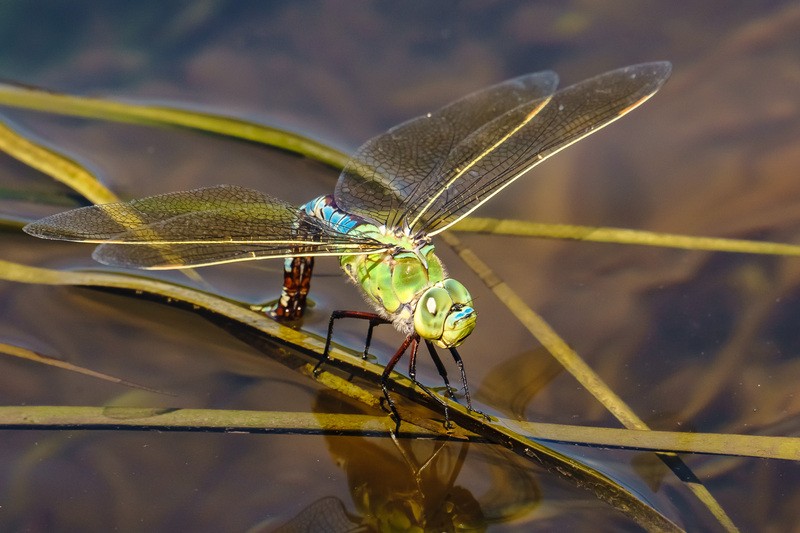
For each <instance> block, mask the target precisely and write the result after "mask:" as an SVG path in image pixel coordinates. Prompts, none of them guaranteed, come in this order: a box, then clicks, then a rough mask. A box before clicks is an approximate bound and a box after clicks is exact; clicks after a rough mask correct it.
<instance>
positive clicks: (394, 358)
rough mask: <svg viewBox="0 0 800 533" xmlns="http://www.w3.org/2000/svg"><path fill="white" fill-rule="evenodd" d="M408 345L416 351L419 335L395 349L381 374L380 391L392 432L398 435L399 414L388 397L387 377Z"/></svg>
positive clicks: (411, 336) (407, 339)
mask: <svg viewBox="0 0 800 533" xmlns="http://www.w3.org/2000/svg"><path fill="white" fill-rule="evenodd" d="M409 345H413V348H412V350H414V351H416V349H417V347H418V346H419V335H417V334H411V335H409V336H408V337H406V340H404V341H403V344H401V345H400V347H399V348H398V349H397V351H396V352H395V353H394V355H393V356H392V358H391V359H389V362H388V363H386V367H385V368H384V369H383V374H381V389H382V390H383V397H384V398H385V399H386V403H387V404H388V405H389V411H390V413H391V416H392V418H394V423H395V426H394V432H395V433H398V432H399V431H400V421H401V419H400V413H398V412H397V407H395V405H394V401H393V400H392V397H391V396H390V395H389V387H388V384H389V375H390V374H391V373H392V370H394V367H395V366H396V365H397V362H398V361H400V358H401V357H403V354H404V353H406V350H407V349H408V347H409Z"/></svg>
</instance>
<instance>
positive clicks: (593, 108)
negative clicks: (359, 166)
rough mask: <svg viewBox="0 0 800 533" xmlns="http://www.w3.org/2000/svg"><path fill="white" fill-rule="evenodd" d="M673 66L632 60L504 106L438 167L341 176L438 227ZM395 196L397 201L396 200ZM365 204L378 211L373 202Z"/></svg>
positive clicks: (630, 101) (641, 96) (398, 213)
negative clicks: (419, 171) (424, 172)
mask: <svg viewBox="0 0 800 533" xmlns="http://www.w3.org/2000/svg"><path fill="white" fill-rule="evenodd" d="M670 70H671V66H670V64H669V63H667V62H658V63H647V64H642V65H634V66H630V67H626V68H623V69H619V70H614V71H611V72H607V73H605V74H601V75H599V76H596V77H594V78H591V79H589V80H586V81H584V82H581V83H578V84H576V85H573V86H571V87H567V88H566V89H562V90H560V91H558V92H556V93H555V94H554V95H553V96H552V97H551V98H545V99H538V100H533V101H529V102H525V103H522V104H520V105H518V106H517V107H514V108H513V109H509V110H506V111H504V112H503V113H502V114H498V115H495V116H494V117H493V119H492V120H490V121H488V122H486V123H484V124H482V125H481V126H480V127H478V128H477V129H475V130H473V131H471V132H470V133H469V134H468V135H466V136H465V137H464V138H463V139H460V142H458V143H457V144H456V145H454V146H453V147H452V149H450V150H449V151H448V152H447V153H446V154H444V155H443V157H442V160H441V161H440V162H439V163H438V164H437V165H436V172H435V173H431V174H428V175H424V176H420V175H419V174H417V173H416V170H415V169H414V168H415V167H414V164H413V163H412V164H409V165H405V166H403V165H394V166H392V167H388V169H387V170H388V171H387V170H383V171H382V172H376V173H374V174H373V175H372V176H371V179H370V180H369V181H368V182H367V183H362V182H358V180H357V179H356V178H354V177H351V176H345V175H343V176H342V177H341V178H340V184H341V183H342V181H345V182H346V183H351V182H355V183H356V184H357V185H358V186H359V187H360V189H359V188H357V187H355V186H353V185H348V186H347V189H346V190H348V191H352V190H359V191H360V190H367V191H369V192H370V195H371V196H370V195H364V194H360V196H361V198H360V200H361V201H364V198H365V197H366V198H367V201H366V202H365V203H366V205H368V206H372V205H374V202H370V201H369V198H371V197H375V198H380V197H381V195H382V194H385V195H388V196H389V197H390V198H391V199H392V200H391V201H392V204H393V205H392V212H391V213H388V214H387V215H386V216H385V217H386V218H387V220H389V221H391V223H392V224H395V225H396V224H398V223H400V221H401V220H406V221H407V223H408V224H409V226H411V228H412V229H413V230H414V231H415V232H425V233H428V234H430V235H435V234H436V233H439V232H441V231H443V230H444V229H446V228H447V227H449V226H451V225H452V224H454V223H455V222H457V221H458V220H459V219H460V218H463V217H465V216H467V215H468V214H469V213H471V212H472V211H473V210H475V209H476V208H478V207H479V206H480V205H481V204H483V203H484V202H486V201H488V200H489V199H490V198H491V197H492V196H494V195H495V194H497V193H498V192H499V191H500V190H502V189H503V188H504V187H506V186H508V185H509V184H510V183H512V182H513V181H514V180H515V179H517V178H519V177H520V176H522V175H523V174H525V173H526V172H527V171H528V170H530V169H531V168H533V167H534V166H536V165H537V164H539V163H540V162H542V161H544V160H545V159H547V158H548V157H550V156H551V155H553V154H555V153H557V152H558V151H560V150H562V149H563V148H566V147H567V146H569V145H570V144H572V143H574V142H577V141H578V140H580V139H582V138H583V137H585V136H587V135H589V134H591V133H593V132H595V131H597V130H599V129H600V128H602V127H603V126H606V125H607V124H609V123H611V122H613V121H614V120H616V119H618V118H619V117H621V116H622V115H624V114H625V113H627V112H628V111H630V110H632V109H634V108H635V107H637V106H638V105H639V104H641V103H642V102H644V101H645V100H647V98H649V97H650V96H652V95H653V94H654V93H655V92H656V91H657V90H658V89H659V88H660V87H661V85H662V84H663V83H664V81H666V79H667V77H668V76H669V73H670ZM468 98H469V97H468ZM444 109H447V108H444ZM438 115H439V113H437V116H438ZM422 120H424V118H420V119H415V120H414V121H412V123H413V122H416V121H422ZM447 120H448V118H442V119H441V120H440V121H439V122H437V123H435V124H434V123H431V127H432V128H434V129H435V130H439V129H441V128H444V127H445V126H442V125H440V124H441V123H443V122H447ZM420 124H421V123H420ZM422 129H423V130H424V128H422ZM390 135H391V132H390V133H387V134H386V136H384V137H386V138H385V139H382V140H381V141H380V142H379V143H378V144H381V145H383V146H382V152H381V154H384V155H383V157H384V158H385V159H388V160H392V161H393V160H394V159H395V157H394V153H393V151H392V148H391V146H392V145H391V142H390V137H388V136H390ZM430 135H432V136H436V135H439V133H438V132H434V133H430ZM423 136H424V132H423ZM379 139H381V138H379ZM374 141H375V140H373V141H370V142H374ZM368 144H369V143H368ZM368 152H369V157H371V158H374V159H376V160H378V159H379V157H380V155H379V154H373V153H371V151H369V150H368ZM385 154H388V155H385ZM357 157H358V155H357ZM379 168H380V167H379ZM340 188H341V187H337V193H338V192H339V190H340ZM398 191H399V192H400V194H398ZM406 193H407V194H406ZM403 194H405V195H403ZM397 197H399V199H400V205H399V206H396V205H394V204H396V203H397V200H395V198H397ZM338 200H339V198H338V197H337V202H338ZM366 210H367V211H373V212H380V210H379V209H376V208H374V207H368V208H366ZM356 213H358V211H356Z"/></svg>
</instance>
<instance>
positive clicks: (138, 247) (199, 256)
mask: <svg viewBox="0 0 800 533" xmlns="http://www.w3.org/2000/svg"><path fill="white" fill-rule="evenodd" d="M671 68H672V67H671V65H670V63H668V62H652V63H643V64H638V65H632V66H628V67H625V68H621V69H617V70H613V71H610V72H606V73H604V74H600V75H598V76H595V77H593V78H590V79H587V80H585V81H582V82H580V83H577V84H575V85H572V86H569V87H566V88H564V89H560V90H557V85H558V76H557V75H556V74H555V73H554V72H552V71H542V72H536V73H531V74H526V75H523V76H519V77H517V78H513V79H510V80H507V81H504V82H502V83H499V84H497V85H493V86H491V87H488V88H485V89H483V90H480V91H478V92H475V93H472V94H470V95H468V96H465V97H463V98H461V99H459V100H456V101H455V102H453V103H450V104H448V105H446V106H445V107H443V108H441V109H439V110H437V111H435V112H432V113H427V114H425V115H422V116H419V117H417V118H413V119H411V120H409V121H407V122H404V123H402V124H400V125H398V126H395V127H393V128H391V129H390V130H388V131H387V132H386V133H383V134H381V135H378V136H377V137H374V138H372V139H370V140H369V141H367V142H366V143H364V144H363V145H362V146H361V147H360V148H359V149H358V150H357V151H356V152H355V154H354V155H353V157H352V158H351V160H350V161H349V162H348V164H347V165H346V166H345V168H344V170H343V171H342V172H341V174H340V176H339V179H338V182H337V184H336V187H335V189H334V192H333V194H332V195H327V196H321V197H319V198H316V199H314V200H312V201H310V202H308V203H307V204H305V205H303V206H300V207H297V206H296V205H292V204H290V203H288V202H285V201H282V200H280V199H278V198H274V197H272V196H269V195H267V194H265V193H263V192H260V191H256V190H251V189H247V188H244V187H240V186H236V185H218V186H212V187H204V188H199V189H195V190H190V191H181V192H171V193H166V194H160V195H156V196H150V197H147V198H142V199H138V200H132V201H127V202H117V203H110V204H99V205H93V206H88V207H82V208H78V209H73V210H70V211H66V212H61V213H56V214H54V215H51V216H49V217H46V218H44V219H41V220H38V221H36V222H33V223H31V224H28V225H27V226H25V228H24V230H25V231H26V232H27V233H29V234H30V235H33V236H36V237H40V238H45V239H57V240H67V241H78V242H90V243H98V244H99V246H97V247H96V248H95V250H94V252H93V257H94V259H96V260H97V261H99V262H100V263H104V264H107V265H112V266H118V267H131V268H143V269H179V268H192V267H199V266H206V265H217V264H221V263H230V262H237V261H250V260H259V259H266V258H283V259H284V285H283V290H282V292H281V297H280V300H279V301H278V303H277V305H276V306H275V307H274V308H272V309H270V310H269V312H268V313H269V315H270V316H272V317H273V318H275V319H277V320H279V321H284V322H291V321H296V320H298V319H299V318H300V317H301V316H302V315H303V312H304V310H305V305H306V297H307V295H308V292H309V289H310V282H311V274H312V271H313V265H314V258H315V257H319V256H335V257H338V260H339V263H340V265H341V268H342V269H343V270H344V272H345V274H346V276H347V277H348V278H349V279H350V280H351V281H352V282H353V283H354V284H355V285H357V286H358V287H359V288H360V290H361V292H362V294H363V295H364V296H365V299H366V301H367V302H369V304H371V306H372V308H373V310H372V311H370V312H366V311H334V312H333V313H332V314H331V318H330V321H329V324H328V334H327V339H326V345H325V350H324V352H323V356H322V358H321V359H320V361H319V363H318V364H317V367H316V369H315V370H316V371H318V370H319V368H320V365H321V364H323V363H324V362H325V361H326V360H327V359H328V354H329V352H330V346H331V339H332V336H333V326H334V322H335V321H336V320H338V319H341V318H356V319H361V320H366V321H368V323H369V328H368V331H367V336H366V343H365V344H366V346H365V349H364V354H363V355H364V357H366V356H367V352H368V350H369V345H370V342H371V338H372V332H373V328H374V327H375V326H377V325H380V324H392V325H393V326H394V327H395V329H397V330H398V331H399V332H400V333H401V334H402V335H404V336H405V339H404V340H403V342H402V344H401V345H400V346H399V348H398V349H397V350H396V352H395V353H394V355H392V356H391V358H390V359H389V361H388V363H387V364H386V365H385V367H384V371H383V374H382V376H381V388H382V392H383V397H384V399H385V402H386V404H387V405H388V410H389V411H390V415H391V416H392V418H393V419H394V421H395V423H396V427H395V430H396V431H397V430H399V427H400V420H401V418H400V415H399V413H398V411H397V408H396V406H395V403H394V401H393V399H392V397H391V395H390V394H389V380H390V375H391V373H392V372H393V371H394V368H395V366H396V365H397V363H398V362H399V361H400V359H401V358H402V357H403V356H404V355H405V353H406V352H409V351H410V357H409V377H410V378H411V380H412V382H413V383H414V384H415V385H416V386H419V387H420V388H421V389H422V390H424V391H425V392H427V393H428V394H430V395H431V397H432V398H434V399H436V400H437V401H439V402H440V403H441V404H442V405H444V407H445V425H446V426H447V425H448V422H449V420H448V416H447V404H446V403H445V402H444V401H443V400H441V399H439V398H438V397H437V396H435V395H434V394H432V393H431V392H430V390H429V389H427V388H426V387H425V386H423V385H422V384H421V383H419V382H418V381H417V379H416V360H417V351H418V348H419V346H420V344H425V346H426V347H427V349H428V352H429V353H430V356H431V358H432V360H433V362H434V364H435V366H436V368H437V371H438V373H439V374H440V376H441V377H442V379H443V381H444V385H445V390H446V394H447V396H448V397H449V398H455V395H454V392H456V391H455V389H453V388H452V387H451V386H450V383H449V381H448V377H447V371H446V369H445V366H444V364H443V363H442V361H441V359H440V357H439V355H438V353H437V350H436V348H441V349H445V350H448V351H449V352H450V354H451V356H452V358H453V360H454V362H455V364H456V365H457V367H458V369H459V370H460V374H461V383H462V387H463V394H464V399H465V401H466V406H467V408H468V409H469V410H473V407H472V400H471V398H470V394H469V387H468V383H467V377H466V372H465V369H464V363H463V360H462V358H461V356H460V354H459V352H458V350H457V348H458V347H459V346H460V345H461V344H462V343H463V342H464V340H465V339H466V338H467V337H468V336H469V335H470V334H471V333H472V332H473V330H474V329H475V326H476V321H477V312H476V310H475V308H474V305H473V299H472V296H471V295H470V293H469V291H468V290H467V288H466V287H465V286H464V285H463V284H462V283H460V282H459V281H457V280H455V279H453V278H451V277H450V276H449V275H448V274H447V270H446V269H445V266H444V264H443V263H442V261H441V260H440V259H439V258H438V257H437V255H436V253H435V248H434V244H433V240H432V239H433V237H435V236H436V235H437V234H439V233H441V232H443V231H445V230H447V229H448V228H450V227H452V226H453V225H454V224H456V223H457V222H458V221H459V220H461V219H463V218H464V217H466V216H468V215H469V214H470V213H472V212H473V211H475V209H477V208H478V207H480V206H481V205H483V204H484V203H486V202H487V201H489V200H490V199H491V198H492V197H494V196H495V195H496V194H498V193H499V192H500V191H501V190H503V189H504V188H505V187H507V186H508V185H510V184H511V183H513V182H514V181H515V180H517V179H518V178H520V177H521V176H523V175H526V174H527V173H528V171H530V170H531V169H532V168H533V167H535V166H536V165H538V164H539V163H541V162H542V161H544V160H546V159H547V158H549V157H550V156H552V155H554V154H556V153H557V152H559V151H561V150H563V149H564V148H566V147H567V146H570V145H571V144H573V143H575V142H577V141H579V140H581V139H583V138H584V137H586V136H587V135H590V134H592V133H594V132H596V131H598V130H599V129H601V128H603V127H604V126H606V125H608V124H610V123H612V122H614V121H615V120H617V119H618V118H620V117H621V116H623V115H625V114H626V113H628V112H629V111H631V110H632V109H634V108H636V107H637V106H639V105H640V104H642V103H643V102H644V101H646V100H647V99H648V98H650V97H651V96H652V95H653V94H655V92H656V91H657V90H658V89H659V88H660V87H661V86H662V85H663V84H664V82H665V81H666V80H667V78H668V77H669V74H670V71H671Z"/></svg>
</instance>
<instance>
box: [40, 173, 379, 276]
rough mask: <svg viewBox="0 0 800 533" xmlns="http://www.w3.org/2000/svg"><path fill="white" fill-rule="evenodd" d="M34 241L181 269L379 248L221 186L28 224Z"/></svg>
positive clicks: (116, 261) (113, 261) (123, 262)
mask: <svg viewBox="0 0 800 533" xmlns="http://www.w3.org/2000/svg"><path fill="white" fill-rule="evenodd" d="M25 231H26V232H28V233H30V234H32V235H35V236H37V237H42V238H47V239H59V240H70V241H81V242H97V243H102V244H101V245H100V246H98V247H97V249H96V250H95V253H94V257H95V259H97V260H98V261H100V262H102V263H106V264H110V265H114V266H125V267H137V268H159V269H167V268H186V267H192V266H203V265H212V264H219V263H227V262H233V261H246V260H253V259H262V258H268V257H288V256H294V255H343V254H349V253H368V252H371V251H377V250H382V249H386V248H387V246H386V245H385V244H383V243H381V242H379V241H376V240H374V239H369V238H363V237H359V236H348V235H345V234H344V233H342V232H340V231H337V230H336V228H335V227H333V226H331V225H330V224H328V223H326V222H324V221H321V220H318V219H316V218H313V217H309V216H307V215H305V214H304V213H302V212H301V211H299V210H298V208H297V207H295V206H293V205H291V204H289V203H286V202H283V201H281V200H278V199H277V198H273V197H271V196H268V195H266V194H263V193H261V192H259V191H254V190H250V189H245V188H243V187H236V186H230V185H220V186H216V187H207V188H202V189H195V190H192V191H183V192H175V193H168V194H162V195H158V196H151V197H148V198H143V199H140V200H133V201H130V202H118V203H112V204H102V205H95V206H90V207H83V208H80V209H74V210H72V211H66V212H63V213H57V214H55V215H52V216H50V217H47V218H44V219H42V220H40V221H37V222H34V223H32V224H29V225H28V226H26V227H25Z"/></svg>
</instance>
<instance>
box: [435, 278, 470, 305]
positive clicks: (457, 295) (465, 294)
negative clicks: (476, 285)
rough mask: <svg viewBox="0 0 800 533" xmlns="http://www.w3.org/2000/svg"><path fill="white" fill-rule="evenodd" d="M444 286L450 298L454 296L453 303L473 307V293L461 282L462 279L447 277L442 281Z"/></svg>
mask: <svg viewBox="0 0 800 533" xmlns="http://www.w3.org/2000/svg"><path fill="white" fill-rule="evenodd" d="M442 287H444V289H445V290H446V291H447V292H448V294H450V298H452V300H453V303H456V304H458V305H463V306H470V307H472V295H471V294H470V293H469V291H468V290H467V288H466V287H464V285H462V284H461V282H460V281H456V280H454V279H453V278H447V279H446V280H444V281H443V282H442Z"/></svg>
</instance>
